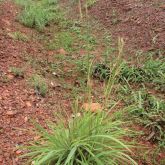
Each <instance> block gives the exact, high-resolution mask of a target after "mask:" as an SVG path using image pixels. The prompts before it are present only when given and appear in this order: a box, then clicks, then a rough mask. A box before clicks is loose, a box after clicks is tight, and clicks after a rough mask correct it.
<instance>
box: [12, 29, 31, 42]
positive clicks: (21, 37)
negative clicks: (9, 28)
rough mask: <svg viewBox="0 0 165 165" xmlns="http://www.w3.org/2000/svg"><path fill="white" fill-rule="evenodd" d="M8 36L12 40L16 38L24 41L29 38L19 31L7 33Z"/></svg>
mask: <svg viewBox="0 0 165 165" xmlns="http://www.w3.org/2000/svg"><path fill="white" fill-rule="evenodd" d="M9 36H10V37H12V38H13V39H14V40H18V41H24V42H26V41H28V40H29V38H28V37H27V36H26V35H25V34H24V33H21V32H19V31H17V32H13V33H9Z"/></svg>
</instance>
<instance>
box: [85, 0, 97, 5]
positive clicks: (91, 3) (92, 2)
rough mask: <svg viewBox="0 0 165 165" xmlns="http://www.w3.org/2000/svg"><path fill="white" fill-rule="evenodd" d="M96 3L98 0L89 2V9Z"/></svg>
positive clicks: (88, 0) (89, 0)
mask: <svg viewBox="0 0 165 165" xmlns="http://www.w3.org/2000/svg"><path fill="white" fill-rule="evenodd" d="M96 2H97V0H87V7H92V6H93V5H94V4H95V3H96Z"/></svg>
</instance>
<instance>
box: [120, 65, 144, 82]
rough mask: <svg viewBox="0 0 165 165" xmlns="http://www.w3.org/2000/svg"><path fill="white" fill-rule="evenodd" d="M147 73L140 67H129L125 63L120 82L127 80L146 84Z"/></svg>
mask: <svg viewBox="0 0 165 165" xmlns="http://www.w3.org/2000/svg"><path fill="white" fill-rule="evenodd" d="M144 76H145V73H144V71H143V69H141V68H140V67H135V66H129V65H128V64H127V63H123V66H122V69H121V75H120V80H127V81H128V82H144V78H145V77H144Z"/></svg>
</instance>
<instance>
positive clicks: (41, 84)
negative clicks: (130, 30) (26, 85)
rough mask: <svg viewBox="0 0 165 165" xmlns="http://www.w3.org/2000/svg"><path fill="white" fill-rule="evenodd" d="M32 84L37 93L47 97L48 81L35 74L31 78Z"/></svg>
mask: <svg viewBox="0 0 165 165" xmlns="http://www.w3.org/2000/svg"><path fill="white" fill-rule="evenodd" d="M30 83H31V85H32V86H33V87H34V88H35V90H36V93H37V94H40V95H41V96H43V97H45V96H46V94H47V92H48V86H47V84H46V81H45V80H44V79H43V78H42V77H41V76H40V75H37V74H36V75H33V76H32V77H31V78H30Z"/></svg>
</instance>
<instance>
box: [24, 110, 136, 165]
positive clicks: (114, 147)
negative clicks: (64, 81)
mask: <svg viewBox="0 0 165 165" xmlns="http://www.w3.org/2000/svg"><path fill="white" fill-rule="evenodd" d="M37 128H38V131H39V135H40V136H41V137H42V138H41V139H40V140H38V141H37V143H36V144H34V145H32V146H29V147H28V149H29V150H30V152H29V153H28V154H27V155H26V156H29V157H31V159H32V161H33V162H34V163H35V164H38V165H39V164H56V165H61V164H66V165H73V164H77V165H81V164H93V165H104V164H111V165H113V164H120V163H126V164H137V163H136V162H135V161H134V160H133V159H132V158H131V157H130V156H129V153H131V151H130V149H129V148H130V145H129V144H126V142H124V140H122V138H123V137H124V136H126V135H127V134H128V132H127V131H126V130H124V129H123V128H122V127H121V123H120V122H119V121H112V120H111V118H110V117H109V116H108V117H107V115H105V114H104V113H98V114H95V115H94V114H91V113H83V114H82V115H81V116H79V117H75V118H74V119H70V120H69V121H68V123H67V124H66V122H65V121H64V120H62V121H61V122H59V123H58V124H57V125H55V124H51V125H50V127H49V128H50V132H47V131H46V130H45V129H43V128H42V127H41V126H39V125H37Z"/></svg>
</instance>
